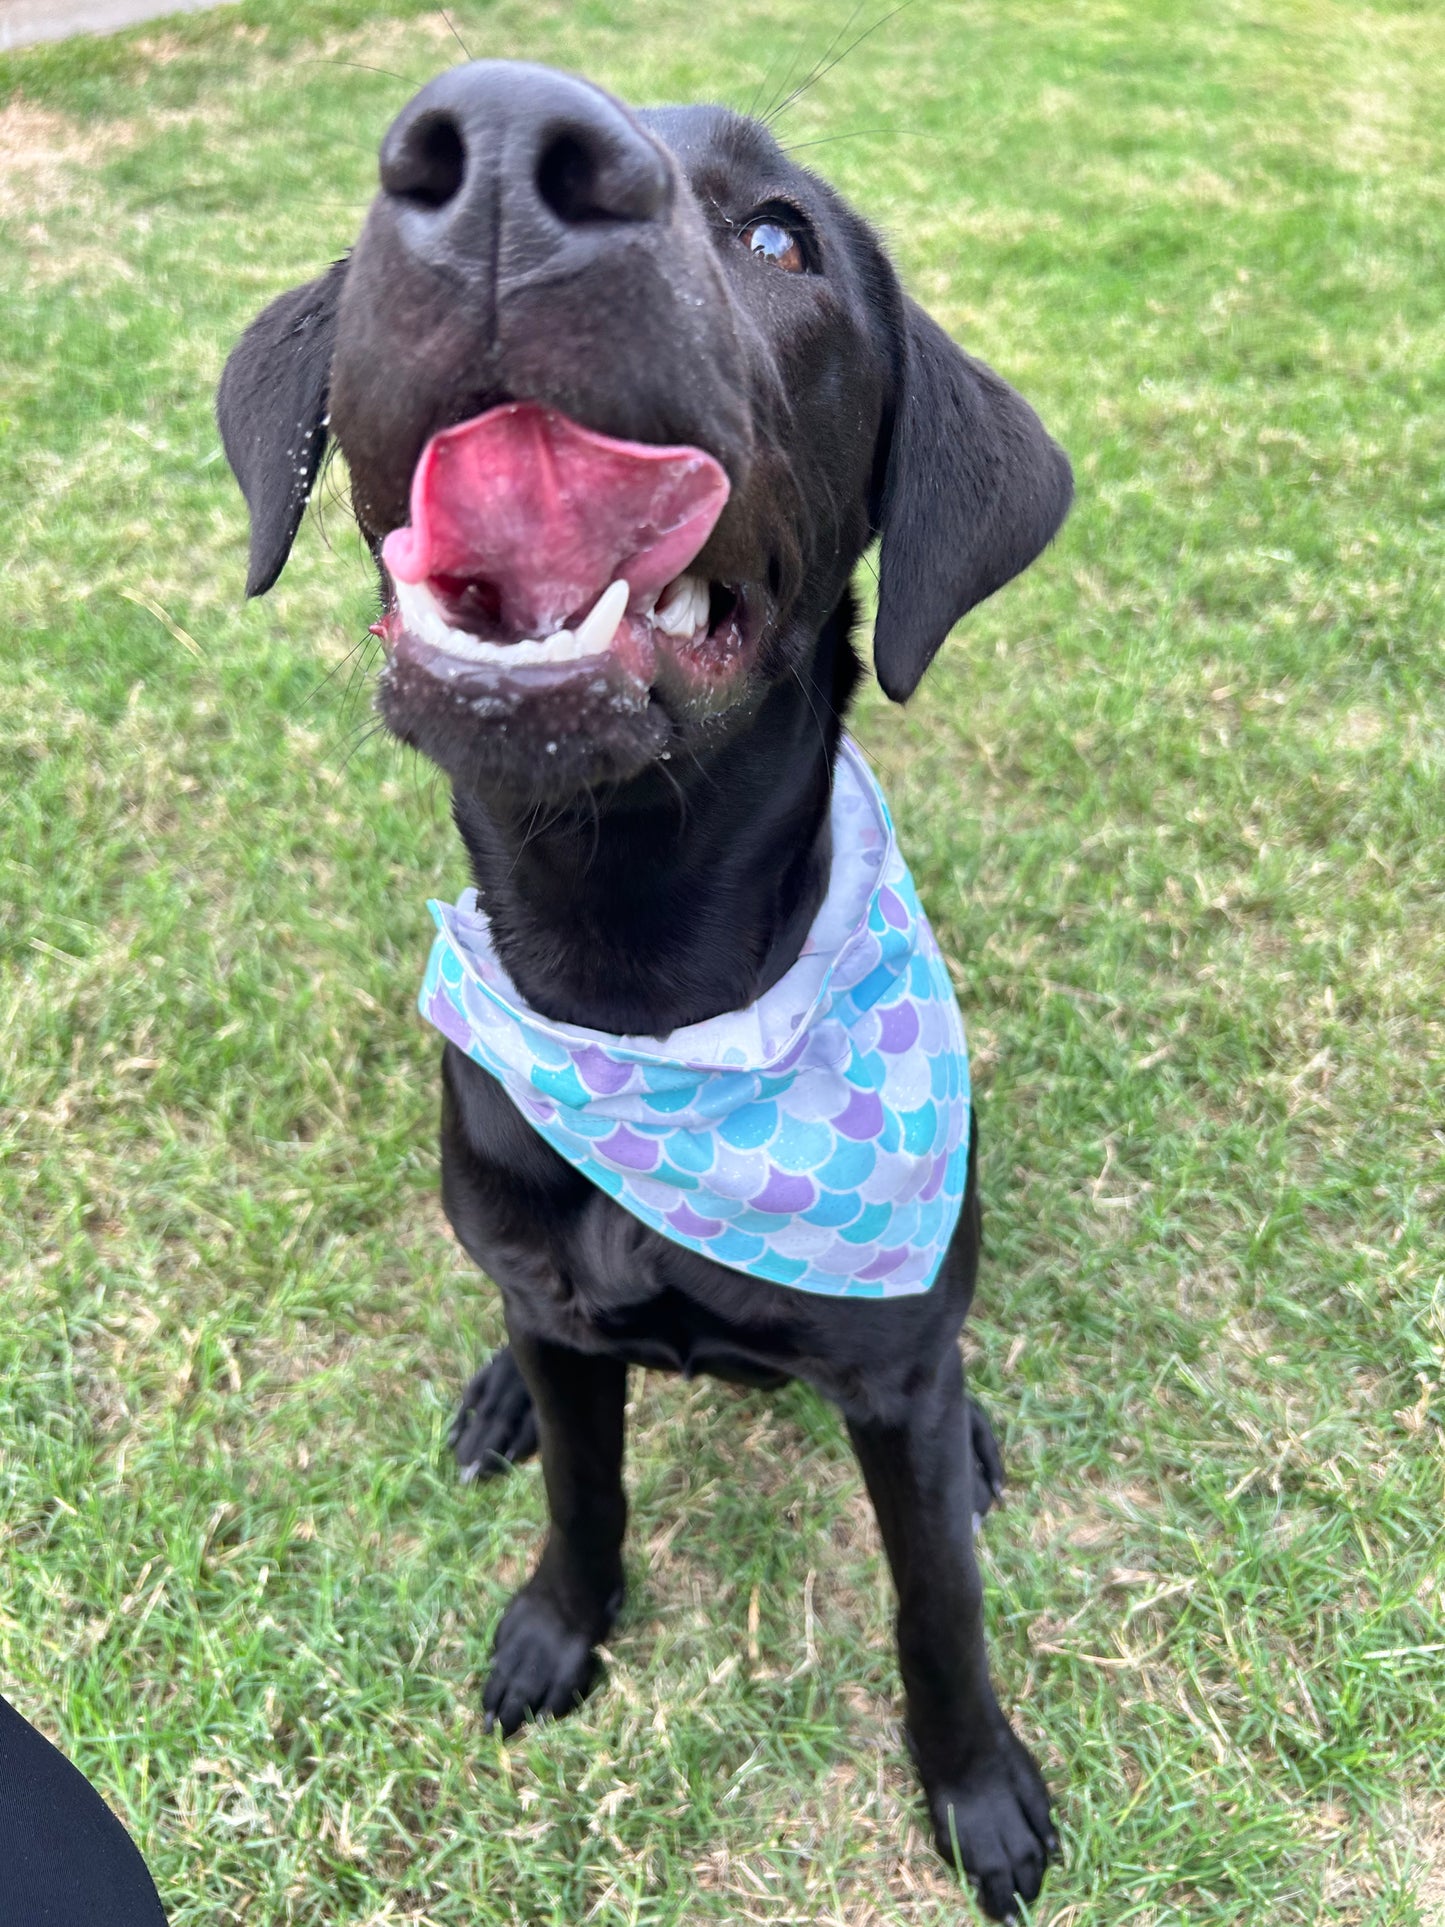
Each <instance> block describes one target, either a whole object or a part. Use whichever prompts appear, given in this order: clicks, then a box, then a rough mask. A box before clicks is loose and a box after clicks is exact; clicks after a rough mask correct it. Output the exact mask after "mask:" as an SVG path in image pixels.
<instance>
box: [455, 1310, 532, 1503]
mask: <svg viewBox="0 0 1445 1927" xmlns="http://www.w3.org/2000/svg"><path fill="white" fill-rule="evenodd" d="M447 1443H448V1444H449V1445H450V1446H451V1448H452V1451H453V1452H454V1453H455V1454H456V1460H457V1465H458V1466H459V1467H460V1469H461V1475H462V1478H463V1480H464V1481H465V1482H466V1483H467V1484H470V1483H471V1481H472V1480H473V1479H490V1478H494V1477H495V1476H496V1474H497V1473H499V1472H510V1471H511V1469H512V1467H513V1466H514V1465H516V1464H517V1463H518V1461H519V1460H521V1459H529V1458H530V1457H531V1456H532V1454H533V1453H534V1452H535V1451H536V1449H537V1414H536V1413H535V1412H534V1411H533V1409H532V1394H531V1393H530V1392H529V1391H528V1390H527V1383H526V1380H525V1379H524V1378H523V1377H522V1374H521V1372H520V1371H518V1369H517V1361H516V1360H515V1359H514V1358H513V1357H512V1353H511V1349H510V1347H508V1346H506V1345H504V1346H503V1347H502V1349H501V1350H500V1351H499V1352H498V1353H497V1354H496V1356H495V1357H493V1358H490V1359H489V1360H488V1361H487V1363H486V1364H485V1365H484V1366H483V1367H482V1369H481V1370H480V1371H479V1372H478V1373H477V1375H476V1377H475V1378H474V1379H473V1380H472V1381H471V1383H470V1384H469V1385H468V1386H467V1388H466V1390H465V1391H464V1392H463V1393H462V1408H461V1410H460V1411H459V1412H458V1413H457V1415H456V1417H455V1418H454V1419H453V1420H452V1427H451V1431H450V1433H449V1434H448V1436H447Z"/></svg>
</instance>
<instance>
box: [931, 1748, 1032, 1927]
mask: <svg viewBox="0 0 1445 1927" xmlns="http://www.w3.org/2000/svg"><path fill="white" fill-rule="evenodd" d="M925 1790H926V1792H927V1794H928V1807H929V1814H930V1817H931V1819H932V1821H933V1837H934V1841H935V1843H936V1845H937V1847H938V1851H939V1852H940V1853H941V1854H942V1855H943V1857H944V1859H945V1860H947V1861H949V1862H950V1863H951V1864H952V1865H953V1866H955V1867H960V1868H961V1869H962V1871H963V1872H964V1873H965V1874H966V1875H967V1876H968V1878H969V1879H970V1880H971V1881H972V1882H973V1883H974V1886H975V1888H976V1889H977V1892H978V1899H979V1905H980V1906H981V1907H982V1908H983V1910H984V1912H985V1913H986V1914H990V1915H991V1916H992V1917H993V1918H994V1919H995V1920H1008V1919H1010V1918H1011V1917H1012V1915H1013V1912H1014V1902H1015V1899H1016V1898H1017V1899H1021V1900H1033V1899H1035V1898H1036V1897H1037V1894H1038V1891H1039V1888H1040V1886H1041V1885H1042V1884H1043V1878H1044V1868H1045V1866H1046V1865H1047V1863H1048V1859H1049V1856H1050V1854H1052V1853H1055V1852H1057V1850H1058V1844H1059V1841H1058V1835H1057V1834H1056V1833H1055V1832H1054V1828H1053V1822H1052V1821H1051V1820H1050V1818H1049V1790H1048V1788H1047V1787H1046V1786H1045V1785H1044V1781H1043V1775H1042V1774H1041V1773H1040V1772H1039V1770H1038V1768H1037V1767H1036V1766H1035V1765H1034V1762H1033V1758H1032V1756H1031V1755H1030V1753H1029V1751H1028V1749H1027V1747H1025V1746H1024V1745H1023V1743H1022V1742H1021V1741H1020V1740H1019V1739H1017V1738H1016V1737H1015V1735H1014V1734H1013V1732H1012V1730H1011V1729H1010V1728H1009V1727H1008V1726H1007V1725H1002V1726H1000V1728H999V1730H998V1732H997V1734H996V1736H995V1739H994V1741H993V1743H992V1744H991V1745H990V1746H989V1747H987V1748H986V1749H984V1750H983V1751H981V1752H980V1753H979V1755H978V1756H977V1758H976V1759H974V1760H972V1761H970V1763H969V1765H968V1767H967V1768H966V1769H965V1771H964V1772H963V1773H962V1774H960V1775H958V1776H957V1777H953V1778H944V1779H940V1780H936V1781H933V1782H932V1783H931V1784H930V1783H929V1782H928V1781H925Z"/></svg>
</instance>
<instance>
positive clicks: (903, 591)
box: [873, 301, 1074, 703]
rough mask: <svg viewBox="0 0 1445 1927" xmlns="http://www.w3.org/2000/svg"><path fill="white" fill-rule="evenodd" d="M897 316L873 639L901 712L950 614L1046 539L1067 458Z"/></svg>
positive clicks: (1065, 501) (1004, 393)
mask: <svg viewBox="0 0 1445 1927" xmlns="http://www.w3.org/2000/svg"><path fill="white" fill-rule="evenodd" d="M904 307H905V312H906V317H907V320H906V326H905V330H904V341H903V357H902V368H901V371H900V376H899V388H898V393H897V397H896V400H895V404H894V414H893V435H892V441H891V444H890V446H889V450H888V461H887V467H886V469H885V471H884V479H883V491H882V498H881V501H880V504H879V509H878V516H877V526H878V532H879V534H880V535H881V537H882V547H881V549H880V551H879V569H878V621H877V625H876V627H875V629H874V632H873V660H874V664H875V667H876V668H877V671H878V680H879V682H880V683H881V684H882V685H883V688H884V690H885V691H886V692H887V694H888V695H890V696H891V697H892V698H893V700H894V702H899V703H901V702H906V701H907V699H908V698H909V697H910V696H911V695H912V694H913V692H914V690H915V689H916V688H917V687H918V684H919V682H920V680H921V679H922V676H923V672H924V670H925V669H927V667H928V665H929V663H930V662H932V660H933V658H934V656H935V655H936V654H937V652H938V648H939V645H940V644H941V643H942V641H943V639H944V637H945V636H946V635H947V634H948V632H949V630H950V629H951V628H952V627H953V625H954V623H955V622H957V621H958V619H959V617H960V616H962V615H964V614H966V613H967V611H968V610H970V609H971V608H972V607H973V606H974V604H975V603H977V602H982V601H983V599H984V597H985V596H990V595H992V594H993V592H994V590H995V589H1001V588H1002V587H1003V585H1004V583H1005V582H1008V581H1010V580H1011V579H1012V578H1013V577H1014V576H1016V575H1017V574H1018V573H1019V572H1020V570H1022V569H1026V568H1027V567H1028V565H1029V564H1030V562H1032V561H1033V559H1034V557H1035V556H1036V555H1037V554H1038V553H1039V551H1040V550H1041V549H1042V548H1044V546H1045V545H1046V544H1047V543H1048V542H1049V541H1050V539H1051V538H1052V537H1053V535H1054V534H1055V532H1056V531H1057V529H1058V527H1059V525H1060V523H1061V522H1062V521H1063V519H1064V517H1065V516H1066V515H1067V514H1068V512H1069V503H1070V501H1071V500H1072V498H1073V492H1074V481H1073V474H1072V472H1071V470H1070V468H1069V460H1068V457H1067V456H1066V455H1065V454H1064V451H1063V450H1062V449H1061V448H1060V447H1059V446H1058V444H1057V443H1056V442H1054V441H1052V440H1051V439H1050V438H1049V436H1048V434H1047V433H1046V432H1045V430H1044V426H1043V423H1042V422H1041V421H1040V420H1039V418H1038V416H1037V415H1036V414H1035V413H1034V411H1033V409H1032V408H1030V407H1029V405H1028V403H1027V402H1026V401H1025V400H1024V399H1023V397H1022V395H1016V394H1015V393H1014V391H1013V389H1012V388H1010V387H1009V385H1008V383H1007V382H1004V381H1000V379H999V377H998V376H997V375H996V374H995V373H994V372H993V370H992V369H991V368H985V367H984V365H983V363H982V362H981V361H975V360H974V359H973V357H972V356H971V355H966V354H965V353H964V352H963V350H962V349H961V348H959V347H957V346H956V345H955V344H954V343H953V342H952V341H950V339H949V338H948V336H947V335H946V334H945V333H944V332H943V330H942V328H940V327H939V326H938V324H937V322H935V321H932V320H930V318H929V317H928V316H927V315H926V314H925V313H924V312H923V310H922V309H921V308H920V307H918V306H917V305H916V304H915V303H914V302H912V301H907V302H905V303H904Z"/></svg>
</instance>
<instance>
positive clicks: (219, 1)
mask: <svg viewBox="0 0 1445 1927" xmlns="http://www.w3.org/2000/svg"><path fill="white" fill-rule="evenodd" d="M225 3H226V0H0V53H4V51H5V50H6V48H8V47H25V46H28V45H29V44H30V43H31V42H32V41H35V40H66V39H68V38H69V37H70V35H71V34H73V33H114V32H115V31H116V29H117V28H119V27H133V26H134V25H135V24H136V22H137V21H140V20H156V19H158V18H159V17H160V16H161V15H162V14H166V13H200V12H202V11H203V9H205V8H206V7H215V6H222V5H224V4H225Z"/></svg>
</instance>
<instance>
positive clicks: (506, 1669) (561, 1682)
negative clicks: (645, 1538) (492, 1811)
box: [482, 1330, 627, 1733]
mask: <svg viewBox="0 0 1445 1927" xmlns="http://www.w3.org/2000/svg"><path fill="white" fill-rule="evenodd" d="M510 1337H511V1344H512V1356H513V1358H514V1359H515V1360H516V1363H517V1365H518V1366H519V1367H520V1369H521V1373H522V1376H523V1378H524V1379H525V1380H526V1382H527V1388H528V1390H529V1391H530V1392H531V1394H532V1402H533V1405H534V1407H535V1409H536V1414H537V1430H538V1434H539V1439H540V1445H541V1455H542V1476H543V1479H544V1480H545V1481H546V1486H547V1510H548V1513H549V1515H550V1525H549V1529H548V1533H547V1543H546V1545H545V1546H544V1547H543V1550H542V1557H541V1558H540V1559H539V1560H538V1562H537V1568H536V1570H535V1572H533V1574H532V1577H531V1578H530V1579H529V1580H528V1581H527V1583H526V1585H525V1586H523V1588H522V1590H521V1591H520V1592H519V1593H518V1594H517V1595H516V1596H515V1598H514V1599H513V1600H512V1602H511V1604H510V1605H509V1606H508V1607H507V1610H506V1611H505V1612H504V1613H503V1615H502V1618H501V1623H500V1624H499V1625H498V1627H497V1636H496V1639H495V1641H494V1643H493V1647H492V1671H491V1675H490V1677H489V1678H488V1680H487V1683H486V1686H485V1688H484V1689H483V1693H482V1705H483V1708H484V1710H485V1712H486V1715H487V1724H488V1726H489V1727H490V1726H492V1725H494V1724H495V1725H496V1726H499V1727H500V1728H501V1730H502V1732H503V1733H514V1732H515V1731H516V1730H517V1728H518V1727H519V1726H521V1725H522V1724H523V1722H524V1721H525V1720H528V1719H535V1718H537V1717H539V1716H540V1715H542V1714H546V1713H550V1714H553V1715H561V1714H563V1713H570V1712H571V1711H572V1709H573V1707H575V1706H576V1705H577V1704H578V1703H579V1701H580V1700H581V1699H582V1698H583V1697H584V1695H585V1694H586V1693H587V1692H588V1690H589V1689H590V1687H591V1686H592V1684H593V1681H594V1680H595V1679H596V1676H597V1655H596V1652H595V1650H594V1649H595V1647H596V1646H597V1644H598V1642H599V1641H600V1640H602V1639H604V1638H605V1637H606V1635H607V1632H608V1629H609V1628H610V1627H611V1625H612V1621H613V1619H614V1618H615V1617H616V1614H617V1609H618V1607H619V1606H620V1605H621V1603H622V1585H623V1579H622V1535H623V1531H624V1529H625V1527H626V1523H627V1501H626V1498H625V1497H624V1496H623V1491H622V1433H623V1408H624V1405H625V1402H626V1397H627V1368H626V1366H625V1365H623V1364H621V1363H620V1362H619V1361H618V1360H616V1359H611V1358H598V1357H594V1356H592V1355H590V1354H587V1353H583V1352H577V1351H572V1350H570V1349H569V1348H568V1347H566V1346H564V1345H554V1344H551V1343H550V1342H548V1341H546V1340H543V1339H537V1338H533V1337H530V1336H528V1335H527V1334H525V1333H519V1332H517V1331H515V1330H514V1331H512V1332H511V1333H510Z"/></svg>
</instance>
